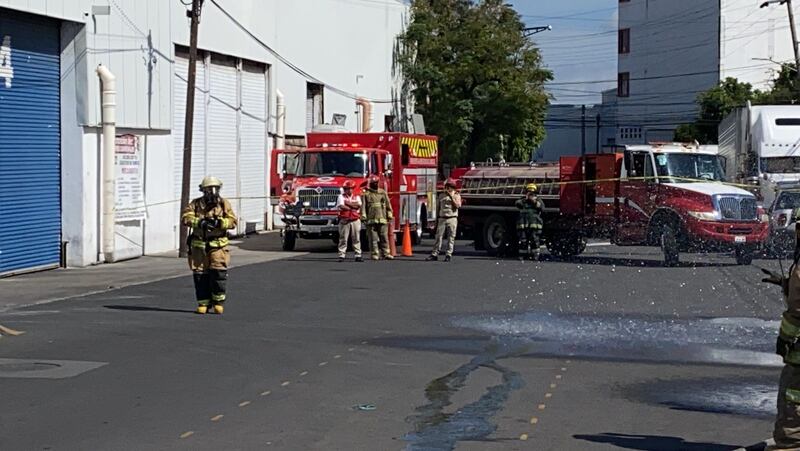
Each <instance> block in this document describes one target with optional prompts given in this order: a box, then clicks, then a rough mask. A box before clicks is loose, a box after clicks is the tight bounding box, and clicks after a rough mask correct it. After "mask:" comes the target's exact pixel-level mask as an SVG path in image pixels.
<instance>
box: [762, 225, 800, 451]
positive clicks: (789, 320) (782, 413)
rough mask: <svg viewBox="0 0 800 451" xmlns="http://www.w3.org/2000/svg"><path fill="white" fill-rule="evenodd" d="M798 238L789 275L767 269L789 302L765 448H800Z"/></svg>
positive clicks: (778, 349) (778, 350) (780, 337)
mask: <svg viewBox="0 0 800 451" xmlns="http://www.w3.org/2000/svg"><path fill="white" fill-rule="evenodd" d="M798 219H800V218H798ZM798 233H800V228H798ZM795 240H796V243H795V253H794V254H795V262H794V265H792V267H791V269H790V270H789V277H788V278H786V277H784V276H782V275H778V274H772V273H770V272H769V271H766V270H764V272H766V273H768V274H769V275H770V277H768V278H766V279H764V282H769V283H774V284H776V285H780V286H781V288H782V290H783V295H784V299H785V301H786V311H784V312H783V316H782V318H781V327H780V331H779V332H778V340H777V343H776V346H775V347H776V349H775V352H776V353H777V354H778V355H780V356H781V357H783V363H784V366H783V371H782V372H781V378H780V382H779V384H778V415H777V417H776V419H775V429H774V431H773V438H774V439H775V445H770V446H767V448H766V450H765V451H778V450H800V346H798V344H797V343H798V339H800V265H798V264H797V262H798V258H799V257H800V246H799V245H798V244H800V240H797V237H795Z"/></svg>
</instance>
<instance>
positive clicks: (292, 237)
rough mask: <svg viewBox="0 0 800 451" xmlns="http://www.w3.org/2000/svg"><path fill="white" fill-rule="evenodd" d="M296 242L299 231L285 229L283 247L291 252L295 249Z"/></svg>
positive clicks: (282, 236)
mask: <svg viewBox="0 0 800 451" xmlns="http://www.w3.org/2000/svg"><path fill="white" fill-rule="evenodd" d="M296 244H297V233H295V232H294V231H292V230H284V231H283V233H281V249H283V250H284V251H287V252H291V251H293V250H294V247H295V245H296Z"/></svg>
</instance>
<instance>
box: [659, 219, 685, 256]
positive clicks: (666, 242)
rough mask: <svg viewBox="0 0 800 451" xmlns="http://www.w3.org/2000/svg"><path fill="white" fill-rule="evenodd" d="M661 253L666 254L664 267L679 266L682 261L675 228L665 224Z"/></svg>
mask: <svg viewBox="0 0 800 451" xmlns="http://www.w3.org/2000/svg"><path fill="white" fill-rule="evenodd" d="M660 238H661V252H663V253H664V266H677V265H678V262H679V261H680V248H679V246H678V234H677V232H676V231H675V228H674V226H672V225H670V224H664V225H663V226H662V227H661V237H660Z"/></svg>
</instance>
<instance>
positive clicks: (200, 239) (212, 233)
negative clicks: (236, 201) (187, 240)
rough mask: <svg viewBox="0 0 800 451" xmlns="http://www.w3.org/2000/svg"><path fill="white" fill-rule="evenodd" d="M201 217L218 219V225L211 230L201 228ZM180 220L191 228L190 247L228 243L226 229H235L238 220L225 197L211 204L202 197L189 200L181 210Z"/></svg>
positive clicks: (217, 246) (221, 245)
mask: <svg viewBox="0 0 800 451" xmlns="http://www.w3.org/2000/svg"><path fill="white" fill-rule="evenodd" d="M203 219H219V220H220V226H219V227H217V228H215V229H212V230H202V229H201V228H200V221H202V220H203ZM181 222H182V223H183V225H185V226H186V227H191V228H192V233H191V241H192V243H191V244H192V247H193V248H194V247H198V248H205V247H210V248H223V247H225V246H227V245H228V233H227V230H228V229H235V228H236V225H237V223H238V221H237V220H236V214H235V213H234V212H233V207H231V203H230V202H228V200H227V199H224V198H220V201H219V202H218V203H216V204H213V205H206V202H205V200H204V199H203V198H202V197H198V198H197V199H195V200H193V201H191V202H190V203H189V205H187V206H186V208H185V209H184V210H183V214H182V215H181Z"/></svg>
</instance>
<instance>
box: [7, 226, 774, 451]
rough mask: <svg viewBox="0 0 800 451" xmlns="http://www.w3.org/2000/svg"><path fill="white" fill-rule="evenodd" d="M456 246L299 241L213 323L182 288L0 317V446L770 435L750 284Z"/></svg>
mask: <svg viewBox="0 0 800 451" xmlns="http://www.w3.org/2000/svg"><path fill="white" fill-rule="evenodd" d="M461 244H462V246H460V247H459V249H458V250H457V252H458V255H457V256H456V258H455V259H454V261H453V262H451V263H443V262H423V261H422V259H423V258H424V255H423V254H417V255H416V256H415V257H414V258H413V259H402V260H398V261H394V262H366V263H363V264H356V263H354V262H351V261H348V262H345V263H338V262H336V261H335V253H332V252H330V251H331V250H332V247H331V246H330V243H329V242H325V243H317V245H315V246H311V247H308V245H307V244H305V243H304V244H303V245H302V246H301V248H305V249H306V250H311V251H312V253H310V254H307V255H303V256H298V257H296V258H291V259H288V260H283V261H275V262H269V263H263V264H255V265H250V266H244V267H240V268H236V269H234V270H233V271H232V274H231V281H230V301H229V303H228V304H227V306H226V307H227V310H226V313H225V315H224V316H221V317H220V316H211V315H207V316H202V317H201V316H197V315H195V314H193V313H192V311H193V308H194V305H193V302H192V285H191V278H190V277H189V276H188V275H187V277H184V278H179V279H172V280H165V281H160V282H154V283H150V284H146V285H141V286H136V287H130V288H125V289H120V290H117V291H113V292H109V293H104V294H99V295H93V296H87V297H83V298H77V299H70V300H67V301H61V302H56V303H52V304H47V305H40V306H36V307H32V308H27V309H22V310H16V311H11V312H6V313H3V314H0V323H3V324H4V325H6V326H10V327H14V328H18V329H24V330H26V331H28V333H27V334H26V335H23V336H21V337H16V338H13V339H4V340H2V341H1V342H0V406H2V407H1V408H0V450H37V449H40V450H41V449H54V450H167V449H169V450H172V449H176V450H182V449H186V450H221V449H224V450H261V449H276V450H403V449H407V450H429V451H440V450H451V449H457V450H517V449H519V450H522V449H526V450H527V449H537V450H560V451H563V450H611V449H629V450H689V451H693V450H698V451H699V450H703V451H717V450H719V451H721V450H732V449H735V448H737V447H739V446H744V445H750V444H752V443H756V442H759V441H760V440H762V439H764V438H767V437H768V436H769V435H770V433H771V428H772V426H771V421H772V412H773V411H774V397H775V390H776V386H777V380H778V374H779V363H778V361H777V358H776V357H774V356H773V355H771V350H772V349H773V342H774V336H775V333H776V330H777V319H778V318H779V315H780V312H781V310H782V300H781V298H780V295H779V293H778V290H777V289H775V288H773V287H770V286H766V285H763V284H761V283H759V280H760V278H761V275H760V273H759V272H758V270H757V269H756V267H740V266H735V265H734V264H733V259H732V258H730V257H727V256H691V257H689V258H685V259H684V260H686V261H688V262H687V263H684V264H682V265H681V266H680V267H678V268H662V267H660V263H659V254H658V252H657V250H655V249H646V248H616V247H608V246H599V247H591V248H590V249H589V250H588V251H587V253H586V254H585V255H584V256H582V257H581V258H578V259H575V260H573V261H554V260H549V259H547V258H545V261H543V262H539V263H533V262H520V261H516V260H496V259H492V258H488V257H485V256H483V255H481V254H478V253H475V252H471V251H469V249H468V248H467V247H465V246H463V245H464V244H467V243H461ZM276 246H277V243H276ZM423 249H424V248H423ZM755 265H762V266H767V267H772V268H777V263H776V262H775V261H763V260H757V261H756V262H755ZM49 361H55V362H49ZM87 362H88V363H87Z"/></svg>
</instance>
